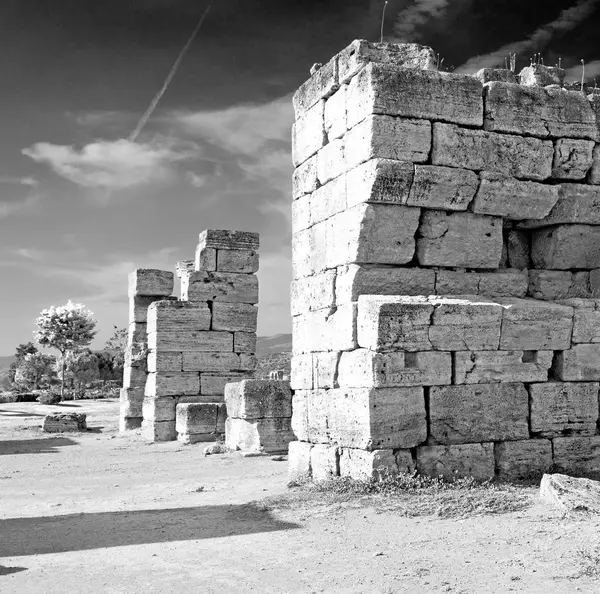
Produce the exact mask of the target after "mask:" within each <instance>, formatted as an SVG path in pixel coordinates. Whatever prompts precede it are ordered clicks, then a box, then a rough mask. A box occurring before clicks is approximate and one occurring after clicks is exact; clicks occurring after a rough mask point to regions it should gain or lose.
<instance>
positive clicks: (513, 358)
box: [452, 351, 554, 384]
mask: <svg viewBox="0 0 600 594" xmlns="http://www.w3.org/2000/svg"><path fill="white" fill-rule="evenodd" d="M553 355H554V353H553V352H552V351H470V352H469V351H460V352H457V353H454V376H453V377H454V381H453V382H452V383H455V384H488V383H489V384H493V383H497V382H544V381H547V380H548V370H549V369H550V366H551V365H552V357H553Z"/></svg>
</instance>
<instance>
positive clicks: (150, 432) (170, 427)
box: [142, 419, 177, 441]
mask: <svg viewBox="0 0 600 594" xmlns="http://www.w3.org/2000/svg"><path fill="white" fill-rule="evenodd" d="M142 437H143V438H144V439H147V440H149V441H175V440H176V439H177V431H175V421H174V420H173V421H146V419H144V421H143V422H142Z"/></svg>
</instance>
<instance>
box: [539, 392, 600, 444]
mask: <svg viewBox="0 0 600 594" xmlns="http://www.w3.org/2000/svg"><path fill="white" fill-rule="evenodd" d="M529 394H530V406H531V431H532V432H533V433H539V434H540V435H543V436H545V437H554V436H557V435H561V434H563V435H569V434H573V433H579V434H582V435H594V433H596V422H597V421H598V383H584V382H578V383H572V384H570V383H562V382H547V383H544V384H532V385H531V386H530V388H529Z"/></svg>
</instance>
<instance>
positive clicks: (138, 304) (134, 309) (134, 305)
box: [129, 295, 163, 324]
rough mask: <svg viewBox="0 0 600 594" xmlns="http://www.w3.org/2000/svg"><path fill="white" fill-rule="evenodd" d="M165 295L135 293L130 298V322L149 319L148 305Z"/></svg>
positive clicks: (144, 321) (143, 321) (140, 321)
mask: <svg viewBox="0 0 600 594" xmlns="http://www.w3.org/2000/svg"><path fill="white" fill-rule="evenodd" d="M160 299H163V297H148V296H146V295H133V296H132V297H130V298H129V323H130V324H131V323H142V324H145V323H146V322H147V321H148V307H149V306H150V305H151V304H152V303H153V302H154V301H157V300H160Z"/></svg>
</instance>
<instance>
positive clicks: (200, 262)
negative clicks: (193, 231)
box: [179, 243, 217, 278]
mask: <svg viewBox="0 0 600 594" xmlns="http://www.w3.org/2000/svg"><path fill="white" fill-rule="evenodd" d="M216 269H217V250H216V248H211V247H204V244H202V243H201V244H199V245H197V246H196V257H195V259H194V268H193V270H194V271H196V270H206V271H210V272H214V271H215V270H216ZM182 276H183V275H182V274H180V275H179V278H182Z"/></svg>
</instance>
